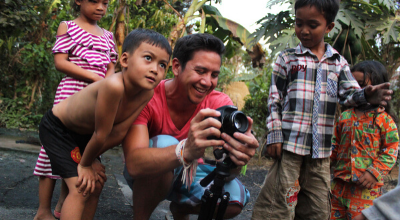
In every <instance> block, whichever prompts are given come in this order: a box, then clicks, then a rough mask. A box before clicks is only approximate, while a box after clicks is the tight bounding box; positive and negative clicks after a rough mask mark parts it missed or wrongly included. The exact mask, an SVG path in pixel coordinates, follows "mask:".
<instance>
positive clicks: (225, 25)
mask: <svg viewBox="0 0 400 220" xmlns="http://www.w3.org/2000/svg"><path fill="white" fill-rule="evenodd" d="M208 16H211V17H212V18H214V19H215V21H216V22H217V23H218V26H219V27H220V28H222V29H224V30H227V31H230V32H231V33H232V36H233V38H235V39H236V40H238V41H239V42H240V43H241V44H242V45H244V46H245V47H246V49H249V50H250V49H251V48H252V46H253V45H254V42H253V41H252V40H253V38H252V37H251V36H250V32H249V31H248V30H247V29H246V28H244V27H243V26H242V25H240V24H238V23H236V22H234V21H232V20H229V19H227V18H224V17H222V16H218V15H208Z"/></svg>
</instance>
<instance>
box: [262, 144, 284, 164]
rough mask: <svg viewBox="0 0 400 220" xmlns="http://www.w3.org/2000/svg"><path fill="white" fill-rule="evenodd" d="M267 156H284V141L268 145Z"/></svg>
mask: <svg viewBox="0 0 400 220" xmlns="http://www.w3.org/2000/svg"><path fill="white" fill-rule="evenodd" d="M265 156H267V157H272V158H274V159H278V160H280V159H281V157H282V143H273V144H270V145H268V146H267V150H266V151H265Z"/></svg>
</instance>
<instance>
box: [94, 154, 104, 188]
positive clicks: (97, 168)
mask: <svg viewBox="0 0 400 220" xmlns="http://www.w3.org/2000/svg"><path fill="white" fill-rule="evenodd" d="M92 169H93V171H94V173H95V175H96V176H97V180H98V181H99V183H100V185H101V186H102V187H104V183H105V182H107V176H106V167H105V166H104V165H103V164H101V163H100V161H99V160H98V159H95V160H94V161H93V163H92Z"/></svg>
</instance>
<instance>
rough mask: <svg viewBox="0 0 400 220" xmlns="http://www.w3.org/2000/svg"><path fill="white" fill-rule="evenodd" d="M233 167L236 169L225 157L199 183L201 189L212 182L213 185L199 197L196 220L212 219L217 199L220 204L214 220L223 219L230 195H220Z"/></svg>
mask: <svg viewBox="0 0 400 220" xmlns="http://www.w3.org/2000/svg"><path fill="white" fill-rule="evenodd" d="M214 154H215V152H214ZM234 167H236V165H235V164H234V163H233V162H232V160H231V159H230V158H229V157H226V158H225V159H224V160H223V161H222V162H216V168H215V169H214V170H213V171H212V172H211V173H210V174H208V175H207V176H206V177H204V179H202V180H201V181H200V185H201V186H202V187H206V186H207V185H208V184H210V182H211V181H212V180H214V183H213V184H212V185H211V187H210V189H207V190H206V191H205V192H204V195H203V196H202V197H201V209H200V214H199V218H198V220H211V219H213V216H214V212H215V208H216V206H217V203H218V200H219V199H220V203H219V206H218V210H217V215H216V218H215V219H217V220H220V219H223V217H224V214H225V211H226V208H227V207H228V202H229V198H230V195H229V192H225V193H222V189H223V187H224V184H225V178H226V177H228V176H229V175H230V173H229V170H230V169H231V168H234Z"/></svg>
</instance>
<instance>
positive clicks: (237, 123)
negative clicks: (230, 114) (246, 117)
mask: <svg viewBox="0 0 400 220" xmlns="http://www.w3.org/2000/svg"><path fill="white" fill-rule="evenodd" d="M235 127H236V128H237V129H240V127H242V123H240V121H236V120H235Z"/></svg>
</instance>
